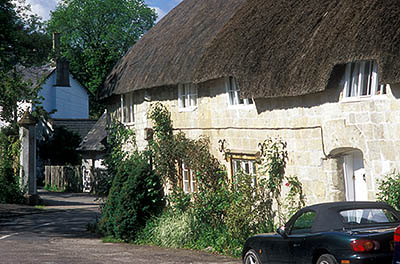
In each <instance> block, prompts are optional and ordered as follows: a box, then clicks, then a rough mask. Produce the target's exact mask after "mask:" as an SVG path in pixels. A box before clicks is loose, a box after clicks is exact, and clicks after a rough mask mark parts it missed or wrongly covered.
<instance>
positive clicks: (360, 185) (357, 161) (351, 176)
mask: <svg viewBox="0 0 400 264" xmlns="http://www.w3.org/2000/svg"><path fill="white" fill-rule="evenodd" d="M343 156H344V157H343V174H344V175H343V177H344V185H345V186H344V190H345V197H346V201H367V200H368V188H367V181H366V177H365V168H364V160H363V153H362V152H361V151H360V150H353V151H351V152H346V153H343Z"/></svg>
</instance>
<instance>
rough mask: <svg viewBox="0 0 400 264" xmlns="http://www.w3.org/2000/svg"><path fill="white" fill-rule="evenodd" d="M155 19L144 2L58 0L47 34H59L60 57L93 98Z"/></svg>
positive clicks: (125, 0)
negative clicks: (122, 57) (63, 57)
mask: <svg viewBox="0 0 400 264" xmlns="http://www.w3.org/2000/svg"><path fill="white" fill-rule="evenodd" d="M155 19H156V14H155V11H154V10H153V9H151V8H149V7H148V6H147V5H146V4H145V3H144V1H143V0H61V2H59V4H58V6H57V7H56V9H55V11H53V12H51V16H50V20H49V21H48V32H49V33H52V32H58V33H60V34H61V54H62V55H63V56H65V57H66V58H67V59H68V61H69V62H70V69H71V72H72V74H73V75H74V76H75V77H76V78H77V79H78V80H79V81H80V82H81V83H82V84H83V85H85V86H86V87H87V88H88V89H89V90H90V91H91V92H92V93H93V95H95V94H96V93H97V90H98V89H99V87H100V86H101V84H102V82H103V81H104V79H105V78H106V76H107V74H108V73H109V72H110V71H111V69H112V67H113V66H114V65H115V63H116V62H117V61H118V60H119V59H120V58H121V56H122V55H124V54H125V52H126V51H127V50H128V49H129V47H130V46H132V45H133V44H135V42H136V41H137V40H138V39H139V38H140V37H141V36H142V35H143V34H144V33H145V32H146V31H147V30H149V29H150V28H151V27H152V26H153V25H154V21H155ZM92 99H93V98H92ZM92 108H93V104H91V112H92V114H93V109H92ZM94 111H96V110H94ZM97 114H101V113H97Z"/></svg>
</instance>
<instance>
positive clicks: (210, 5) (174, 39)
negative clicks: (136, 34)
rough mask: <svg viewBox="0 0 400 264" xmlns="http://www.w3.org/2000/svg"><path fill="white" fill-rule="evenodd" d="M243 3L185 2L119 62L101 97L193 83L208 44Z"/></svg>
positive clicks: (219, 0) (224, 0) (239, 0)
mask: <svg viewBox="0 0 400 264" xmlns="http://www.w3.org/2000/svg"><path fill="white" fill-rule="evenodd" d="M244 1H245V0H201V1H199V0H184V1H182V3H181V4H179V5H178V6H177V7H176V8H174V9H173V10H172V11H171V12H170V13H168V14H167V15H166V16H165V17H164V18H163V19H162V20H161V21H159V22H158V23H157V24H156V25H155V26H154V27H153V28H152V29H151V30H149V31H148V32H147V33H146V34H145V35H144V36H143V37H142V38H141V39H140V40H139V41H138V42H137V43H136V44H135V45H134V46H133V47H132V48H131V49H130V50H129V51H128V53H127V54H126V55H125V56H124V57H123V58H122V59H121V60H120V61H119V63H118V64H117V65H116V66H115V67H114V69H113V70H112V72H111V73H110V75H109V76H108V77H107V79H106V81H105V83H104V87H103V89H101V91H100V92H99V94H98V96H99V98H105V97H107V96H110V95H112V94H122V93H126V92H128V91H134V90H139V89H145V88H152V87H158V86H165V85H175V84H177V83H187V82H191V81H192V80H193V74H194V72H195V68H196V67H197V64H198V62H199V60H200V58H201V56H202V54H203V53H204V51H205V49H206V45H207V44H209V42H211V40H212V39H213V38H214V36H215V35H216V34H217V33H218V32H219V31H220V30H221V29H222V27H223V26H224V24H225V23H226V22H227V21H228V20H229V19H230V18H231V17H232V16H233V14H234V13H235V11H236V10H238V8H239V6H240V5H241V4H242V3H243V2H244Z"/></svg>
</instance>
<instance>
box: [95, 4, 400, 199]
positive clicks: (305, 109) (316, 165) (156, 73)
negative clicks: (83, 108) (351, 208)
mask: <svg viewBox="0 0 400 264" xmlns="http://www.w3.org/2000/svg"><path fill="white" fill-rule="evenodd" d="M399 14H400V2H399V1H396V0H385V1H378V0H365V1H348V0H301V1H288V0H275V1H269V0H268V1H266V0H224V1H220V0H202V1H198V0H184V1H182V3H181V4H180V5H179V6H177V7H176V8H175V9H174V10H172V11H171V12H170V13H169V14H168V15H166V16H165V17H164V18H163V19H162V20H161V21H160V22H159V23H157V24H156V26H155V27H154V28H153V29H151V30H150V31H149V32H147V33H146V34H145V35H144V36H143V37H142V39H140V40H139V41H138V43H137V44H136V45H135V46H133V47H132V48H131V49H130V51H129V52H128V53H127V54H126V55H125V56H124V57H123V58H122V59H121V60H120V62H119V63H118V64H117V65H116V66H115V67H114V69H113V71H112V72H111V74H110V75H109V76H108V78H107V80H106V82H105V83H104V87H103V90H102V91H101V92H100V94H99V97H100V98H101V99H103V100H105V102H107V104H108V113H109V115H111V116H112V117H113V118H116V119H118V120H120V121H121V122H122V123H124V124H125V125H126V126H128V127H130V128H132V129H134V130H135V131H136V134H137V141H138V144H139V147H140V148H144V147H145V145H146V141H145V140H144V137H145V131H146V129H147V128H151V126H152V124H151V122H150V121H149V120H148V119H147V117H146V112H147V111H148V109H149V107H150V105H151V104H152V103H154V102H161V103H163V104H164V105H167V106H168V109H169V110H170V112H171V114H172V119H173V122H174V128H175V129H176V130H179V131H183V132H185V133H186V134H187V136H189V137H192V138H196V137H198V136H200V135H204V136H207V137H209V139H210V142H211V146H212V148H211V152H212V153H213V154H214V155H215V156H216V157H217V158H218V159H219V160H220V161H221V163H223V164H224V165H225V166H226V167H227V168H228V174H229V177H232V176H234V174H235V172H236V171H237V170H238V169H239V168H241V169H243V170H245V171H246V172H248V173H249V174H250V175H251V174H255V173H256V171H257V164H256V162H255V159H256V156H257V155H258V154H259V152H260V148H259V144H260V143H261V142H263V141H264V140H265V139H266V138H268V137H279V138H281V139H282V140H284V141H286V142H287V147H288V151H289V164H288V167H287V174H289V175H296V176H298V178H299V179H300V181H301V182H302V183H303V186H304V188H305V192H306V196H307V203H310V204H312V203H316V202H323V201H342V200H374V199H375V198H376V192H377V180H378V179H382V178H383V177H385V175H387V174H388V173H389V172H391V171H393V170H399V169H400V152H399V151H398V150H399V149H400V138H399V135H400V99H399V96H400V85H399V82H400V16H399ZM220 150H223V151H220ZM225 152H226V153H225ZM225 154H226V155H225ZM182 166H183V168H182V171H183V172H184V173H183V175H182V178H183V179H182V180H183V182H184V183H186V184H184V186H183V187H184V190H185V191H187V192H191V191H193V190H194V185H195V184H194V183H193V182H194V181H195V179H193V177H192V176H191V173H190V168H184V164H183V165H182ZM185 172H186V173H185ZM191 183H193V184H191Z"/></svg>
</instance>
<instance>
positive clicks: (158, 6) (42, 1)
mask: <svg viewBox="0 0 400 264" xmlns="http://www.w3.org/2000/svg"><path fill="white" fill-rule="evenodd" d="M26 2H27V3H29V4H30V5H31V7H32V12H33V13H36V14H38V15H39V16H41V17H42V18H43V19H44V20H48V19H49V18H50V10H54V9H55V7H56V5H57V2H58V0H26ZM180 2H182V0H145V3H146V4H147V5H148V6H150V7H152V8H154V9H155V10H156V12H157V14H158V20H159V19H161V18H162V17H163V16H165V15H166V14H167V13H168V12H169V11H171V9H172V8H174V7H175V6H176V5H178V4H179V3H180Z"/></svg>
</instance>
